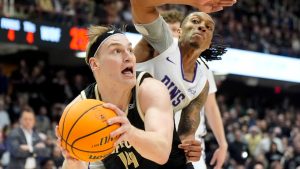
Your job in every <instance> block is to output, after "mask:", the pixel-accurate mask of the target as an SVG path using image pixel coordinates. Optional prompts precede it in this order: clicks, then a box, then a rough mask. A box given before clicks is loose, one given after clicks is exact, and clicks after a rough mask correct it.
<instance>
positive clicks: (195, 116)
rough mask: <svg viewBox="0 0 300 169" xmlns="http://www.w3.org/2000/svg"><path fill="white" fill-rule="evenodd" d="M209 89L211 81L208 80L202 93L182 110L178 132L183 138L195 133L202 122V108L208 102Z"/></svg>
mask: <svg viewBox="0 0 300 169" xmlns="http://www.w3.org/2000/svg"><path fill="white" fill-rule="evenodd" d="M208 90H209V83H208V82H206V84H205V86H204V88H203V90H202V91H201V93H200V95H199V96H198V97H197V98H196V99H194V100H192V101H191V102H190V104H189V105H188V106H187V107H185V108H184V109H183V110H182V112H181V117H180V121H179V125H178V134H179V136H180V138H181V139H182V138H184V137H186V136H191V135H195V133H196V131H197V128H198V126H199V124H200V110H201V109H202V108H203V106H204V104H205V102H206V99H207V95H208Z"/></svg>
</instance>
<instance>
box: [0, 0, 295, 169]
mask: <svg viewBox="0 0 300 169" xmlns="http://www.w3.org/2000/svg"><path fill="white" fill-rule="evenodd" d="M174 8H176V9H178V10H180V11H182V12H184V13H185V14H187V13H189V12H190V11H192V10H195V9H193V8H191V7H189V6H177V5H167V6H163V7H161V8H160V9H161V10H168V9H174ZM0 16H6V17H15V18H23V19H28V20H34V21H43V22H49V23H56V24H67V25H77V26H80V27H87V26H88V25H90V24H96V25H98V24H106V25H110V24H115V25H123V24H128V25H129V26H128V28H129V30H130V31H134V29H132V22H131V19H132V16H131V12H130V5H129V2H128V1H122V0H95V1H92V0H0ZM212 16H213V17H214V20H215V21H216V30H215V33H216V34H219V35H220V36H222V37H223V39H224V42H225V44H226V45H228V46H229V47H233V48H239V49H246V50H251V51H258V52H263V53H271V54H279V55H284V56H288V57H296V58H300V1H292V0H285V1H281V0H251V1H238V3H237V4H236V5H235V6H233V7H231V8H228V9H225V10H224V11H222V12H218V13H215V14H212ZM130 25H131V26H130ZM82 65H83V66H82V67H76V68H72V67H67V66H53V65H50V64H49V63H48V62H47V60H43V59H41V60H31V59H26V58H24V59H21V60H20V61H19V63H18V64H17V65H16V66H15V67H14V69H13V70H10V72H9V73H4V71H2V69H1V64H0V129H1V130H0V158H1V161H0V166H1V167H2V168H6V167H7V166H8V164H9V163H13V162H14V161H12V160H10V159H9V154H10V153H14V152H11V151H10V149H9V148H8V146H7V145H8V142H9V140H8V138H9V135H10V131H12V130H13V129H14V128H17V127H18V126H19V118H20V113H21V112H20V111H21V109H22V108H23V107H24V106H31V107H32V108H33V109H34V111H35V118H36V125H35V129H36V130H37V131H38V133H39V135H40V137H41V138H42V140H43V142H44V144H45V145H47V146H46V147H47V149H48V150H49V152H50V153H49V154H47V155H45V156H42V157H39V158H38V162H39V165H41V167H42V168H43V169H55V168H60V166H61V164H62V161H63V157H62V156H61V153H60V151H59V149H58V148H57V147H56V144H55V141H56V138H55V135H54V128H55V126H56V125H57V123H58V121H59V118H60V115H61V114H62V111H63V110H64V108H65V106H66V104H67V103H69V101H70V100H72V99H73V98H74V97H76V96H77V95H78V94H79V93H80V91H81V90H83V89H84V88H85V87H86V86H87V84H88V83H90V82H92V81H93V77H92V74H91V72H90V70H89V69H88V67H87V66H86V65H84V63H83V64H82ZM6 72H7V71H6ZM299 73H300V72H298V74H297V72H295V76H299ZM217 85H218V93H217V100H218V104H219V107H220V109H221V113H222V118H223V123H224V126H225V130H226V131H225V133H226V138H227V140H228V143H229V151H228V155H227V159H226V162H225V166H224V168H225V169H252V168H254V165H255V164H258V163H259V164H261V165H263V166H264V168H266V169H267V168H270V169H300V101H299V92H298V93H297V92H296V93H294V92H293V93H291V92H284V91H281V89H280V88H275V89H274V88H270V87H263V86H260V87H259V86H248V85H246V84H243V83H241V82H234V81H228V80H226V79H218V80H217ZM53 91H55V92H53ZM205 141H206V145H207V148H206V153H207V161H209V160H210V158H211V155H212V153H213V152H214V150H215V149H216V148H217V143H216V140H215V138H214V137H213V135H212V133H211V132H210V130H209V132H208V134H207V136H206V137H205Z"/></svg>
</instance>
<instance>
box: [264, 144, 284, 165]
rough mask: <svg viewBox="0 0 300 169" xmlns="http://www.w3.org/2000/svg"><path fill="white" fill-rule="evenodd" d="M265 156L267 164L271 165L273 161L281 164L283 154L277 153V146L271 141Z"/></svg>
mask: <svg viewBox="0 0 300 169" xmlns="http://www.w3.org/2000/svg"><path fill="white" fill-rule="evenodd" d="M265 156H266V159H267V160H268V162H269V164H272V163H273V162H274V161H277V162H281V161H282V157H283V154H282V153H281V152H279V151H278V149H277V144H276V143H275V142H273V141H272V142H271V145H270V151H269V152H267V153H266V154H265Z"/></svg>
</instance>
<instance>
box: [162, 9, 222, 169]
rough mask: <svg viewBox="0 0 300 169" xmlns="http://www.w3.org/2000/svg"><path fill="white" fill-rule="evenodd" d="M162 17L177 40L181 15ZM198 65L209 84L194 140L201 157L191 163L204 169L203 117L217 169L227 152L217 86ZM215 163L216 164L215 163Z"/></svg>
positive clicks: (177, 119)
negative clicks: (213, 145)
mask: <svg viewBox="0 0 300 169" xmlns="http://www.w3.org/2000/svg"><path fill="white" fill-rule="evenodd" d="M161 15H162V17H163V18H164V19H165V21H166V22H167V23H168V25H169V27H170V30H171V32H172V35H173V37H174V38H179V36H180V24H181V21H182V19H183V14H182V13H181V12H180V11H178V10H169V11H165V12H163V13H162V14H161ZM198 61H199V63H200V68H202V70H203V72H205V74H206V77H207V79H208V82H209V91H208V96H207V100H206V103H205V105H204V108H202V109H201V111H200V125H199V126H198V129H197V131H196V139H198V140H199V141H201V148H202V153H201V154H202V155H201V157H200V160H199V161H197V162H193V165H194V168H195V169H206V168H207V167H206V164H205V143H204V139H203V137H204V136H205V135H206V132H207V131H206V124H205V116H206V117H207V120H208V122H209V124H210V126H211V128H212V131H213V133H214V135H215V137H216V139H217V141H218V144H219V148H218V149H217V150H216V151H215V153H214V156H213V158H212V160H211V164H215V168H216V169H219V168H221V167H222V165H223V163H224V160H225V158H226V152H227V147H228V144H227V141H226V138H225V134H224V127H223V122H222V118H221V113H220V110H219V107H218V105H217V101H216V95H215V93H216V92H217V86H216V82H215V79H214V76H213V73H212V71H211V70H210V69H207V67H206V66H205V64H204V63H203V62H202V60H200V59H199V60H198ZM180 115H181V112H178V113H176V114H175V123H176V126H177V125H178V123H179V120H180ZM215 162H216V163H215Z"/></svg>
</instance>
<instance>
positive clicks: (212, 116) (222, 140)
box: [205, 94, 228, 148]
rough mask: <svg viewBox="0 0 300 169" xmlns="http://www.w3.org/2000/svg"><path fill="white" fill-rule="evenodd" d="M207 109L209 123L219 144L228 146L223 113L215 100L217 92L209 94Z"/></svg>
mask: <svg viewBox="0 0 300 169" xmlns="http://www.w3.org/2000/svg"><path fill="white" fill-rule="evenodd" d="M205 111H206V112H205V115H206V117H207V121H208V124H209V125H210V126H211V129H212V131H213V133H214V136H215V137H216V139H217V142H218V144H219V146H220V147H225V148H227V147H228V144H227V141H226V137H225V133H224V127H223V122H222V117H221V113H220V110H219V107H218V105H217V102H216V100H215V94H210V95H209V96H208V101H207V102H206V104H205Z"/></svg>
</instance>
